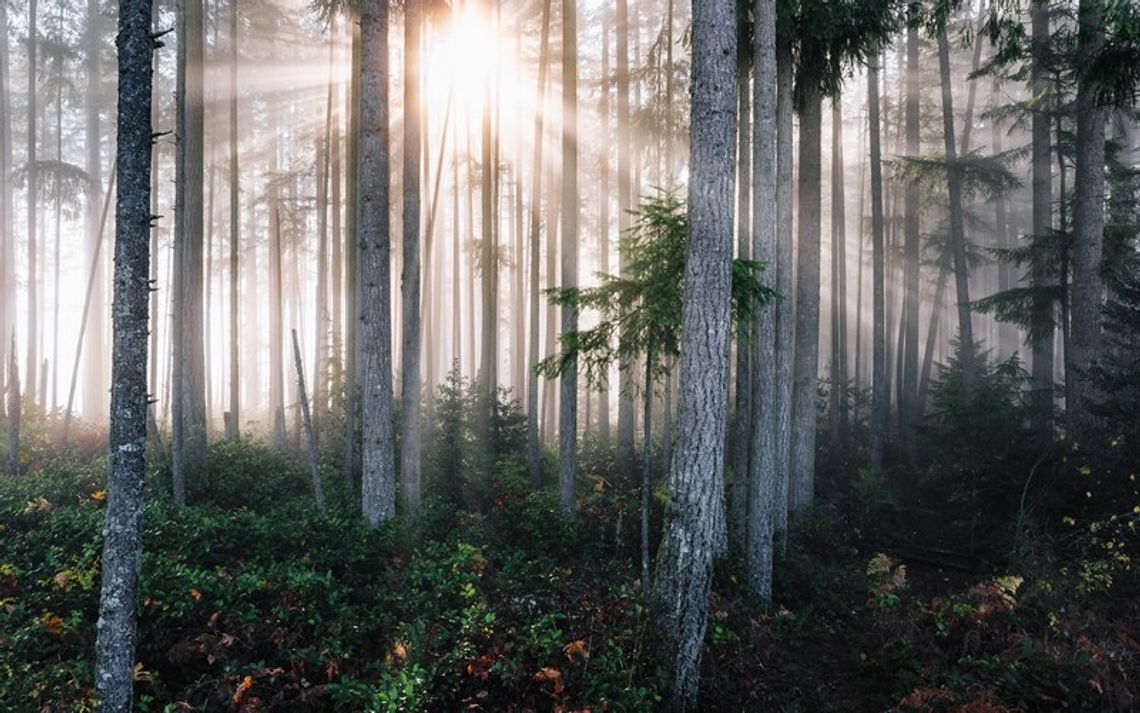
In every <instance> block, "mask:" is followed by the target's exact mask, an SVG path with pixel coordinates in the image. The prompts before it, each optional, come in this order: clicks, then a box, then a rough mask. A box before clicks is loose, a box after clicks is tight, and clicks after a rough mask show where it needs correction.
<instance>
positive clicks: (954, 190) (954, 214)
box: [938, 29, 974, 387]
mask: <svg viewBox="0 0 1140 713" xmlns="http://www.w3.org/2000/svg"><path fill="white" fill-rule="evenodd" d="M938 69H939V74H940V76H941V86H942V134H943V142H944V144H945V147H946V149H945V153H946V155H945V160H946V190H947V193H948V194H949V198H950V249H951V252H952V254H953V257H954V283H955V287H956V291H957V299H958V338H959V340H960V342H961V345H962V352H961V354H962V360H961V364H962V373H963V375H964V377H965V382H964V383H965V384H966V385H967V387H968V386H969V385H970V384H971V383H972V379H973V373H974V346H973V345H974V328H973V325H972V324H971V322H970V268H969V265H968V264H967V262H966V229H965V221H964V216H963V212H962V176H961V173H960V172H959V169H958V165H957V162H958V154H957V151H956V150H955V146H954V98H953V85H952V84H951V83H950V46H949V42H948V40H947V38H946V32H945V30H944V29H943V30H942V31H940V32H939V33H938ZM963 150H966V147H965V146H963Z"/></svg>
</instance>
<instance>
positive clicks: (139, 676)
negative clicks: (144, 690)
mask: <svg viewBox="0 0 1140 713" xmlns="http://www.w3.org/2000/svg"><path fill="white" fill-rule="evenodd" d="M133 675H134V679H135V680H136V681H140V682H149V681H153V680H154V674H153V673H151V672H150V671H147V670H146V669H145V668H143V665H142V661H139V662H138V663H136V664H135V668H134V673H133Z"/></svg>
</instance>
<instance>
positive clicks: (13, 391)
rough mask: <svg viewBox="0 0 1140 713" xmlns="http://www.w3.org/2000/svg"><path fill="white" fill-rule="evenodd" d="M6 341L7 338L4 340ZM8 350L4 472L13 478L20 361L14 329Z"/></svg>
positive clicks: (17, 441)
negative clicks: (6, 442)
mask: <svg viewBox="0 0 1140 713" xmlns="http://www.w3.org/2000/svg"><path fill="white" fill-rule="evenodd" d="M5 341H7V340H5ZM9 344H10V350H9V351H8V378H7V382H8V384H7V386H8V394H7V396H8V462H7V463H5V464H4V465H5V469H6V470H5V472H7V473H8V475H10V476H12V477H13V478H14V477H16V476H17V475H19V474H20V416H21V415H22V414H21V411H22V408H21V406H20V362H19V360H17V359H16V330H15V328H13V329H12V340H11V342H10V343H9Z"/></svg>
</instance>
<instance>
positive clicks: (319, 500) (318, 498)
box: [292, 329, 325, 513]
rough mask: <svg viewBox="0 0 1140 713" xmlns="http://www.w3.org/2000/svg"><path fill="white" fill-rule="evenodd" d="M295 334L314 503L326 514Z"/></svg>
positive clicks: (314, 435) (310, 416) (298, 384)
mask: <svg viewBox="0 0 1140 713" xmlns="http://www.w3.org/2000/svg"><path fill="white" fill-rule="evenodd" d="M292 332H293V364H294V366H295V367H296V369H297V394H298V396H300V402H301V416H302V418H304V421H305V434H306V435H307V436H308V445H309V448H308V454H309V475H310V477H311V478H312V481H313V502H314V503H316V505H317V511H318V512H321V513H324V512H325V492H324V490H323V489H322V488H321V470H320V467H319V466H318V465H317V434H316V432H315V431H314V430H313V418H312V415H311V414H310V412H309V396H308V394H306V393H305V367H304V365H303V363H302V362H301V345H300V343H299V342H298V341H297V330H296V329H294V330H292Z"/></svg>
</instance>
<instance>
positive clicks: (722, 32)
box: [656, 0, 736, 709]
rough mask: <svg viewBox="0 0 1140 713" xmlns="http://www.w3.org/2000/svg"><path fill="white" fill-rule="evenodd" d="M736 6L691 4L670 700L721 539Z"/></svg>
mask: <svg viewBox="0 0 1140 713" xmlns="http://www.w3.org/2000/svg"><path fill="white" fill-rule="evenodd" d="M735 22H736V8H735V3H734V2H733V1H732V0H709V1H708V2H701V3H694V5H693V22H692V47H693V69H692V72H693V75H692V85H691V89H690V91H691V97H692V102H691V107H692V108H691V117H692V118H691V121H690V136H691V141H690V143H691V154H690V156H691V158H690V180H689V207H688V211H689V224H688V241H687V244H686V248H685V258H686V259H685V285H686V289H685V294H684V300H683V314H682V336H681V373H680V382H681V390H680V394H679V402H678V438H677V446H676V450H675V452H674V456H673V463H672V464H671V466H670V471H669V485H670V496H669V504H668V506H667V511H666V525H665V534H664V536H663V538H662V543H661V549H660V552H659V564H658V570H657V582H656V595H657V605H658V607H659V609H658V614H659V624H660V632H661V634H662V639H663V642H664V644H665V647H664V650H663V659H664V660H665V661H666V662H667V665H668V666H669V669H670V672H671V674H672V683H673V702H674V706H675V707H676V708H679V709H687V708H691V707H692V706H694V705H695V703H696V697H697V692H698V685H699V682H700V659H701V649H702V647H703V644H704V635H705V627H706V624H707V614H708V595H709V589H710V586H711V583H712V566H713V559H714V557H716V556H717V555H718V554H720V553H722V552H723V551H724V548H725V532H724V432H725V418H726V415H727V414H726V410H727V405H728V404H727V402H728V345H729V327H730V325H729V310H730V306H731V298H732V295H731V278H732V275H731V272H732V266H731V261H732V234H733V230H732V223H733V192H734V180H735V175H734V168H735V166H734V163H735V156H734V154H735V149H736V137H735V134H736V96H735V92H736V71H735V61H736V31H735Z"/></svg>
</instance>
